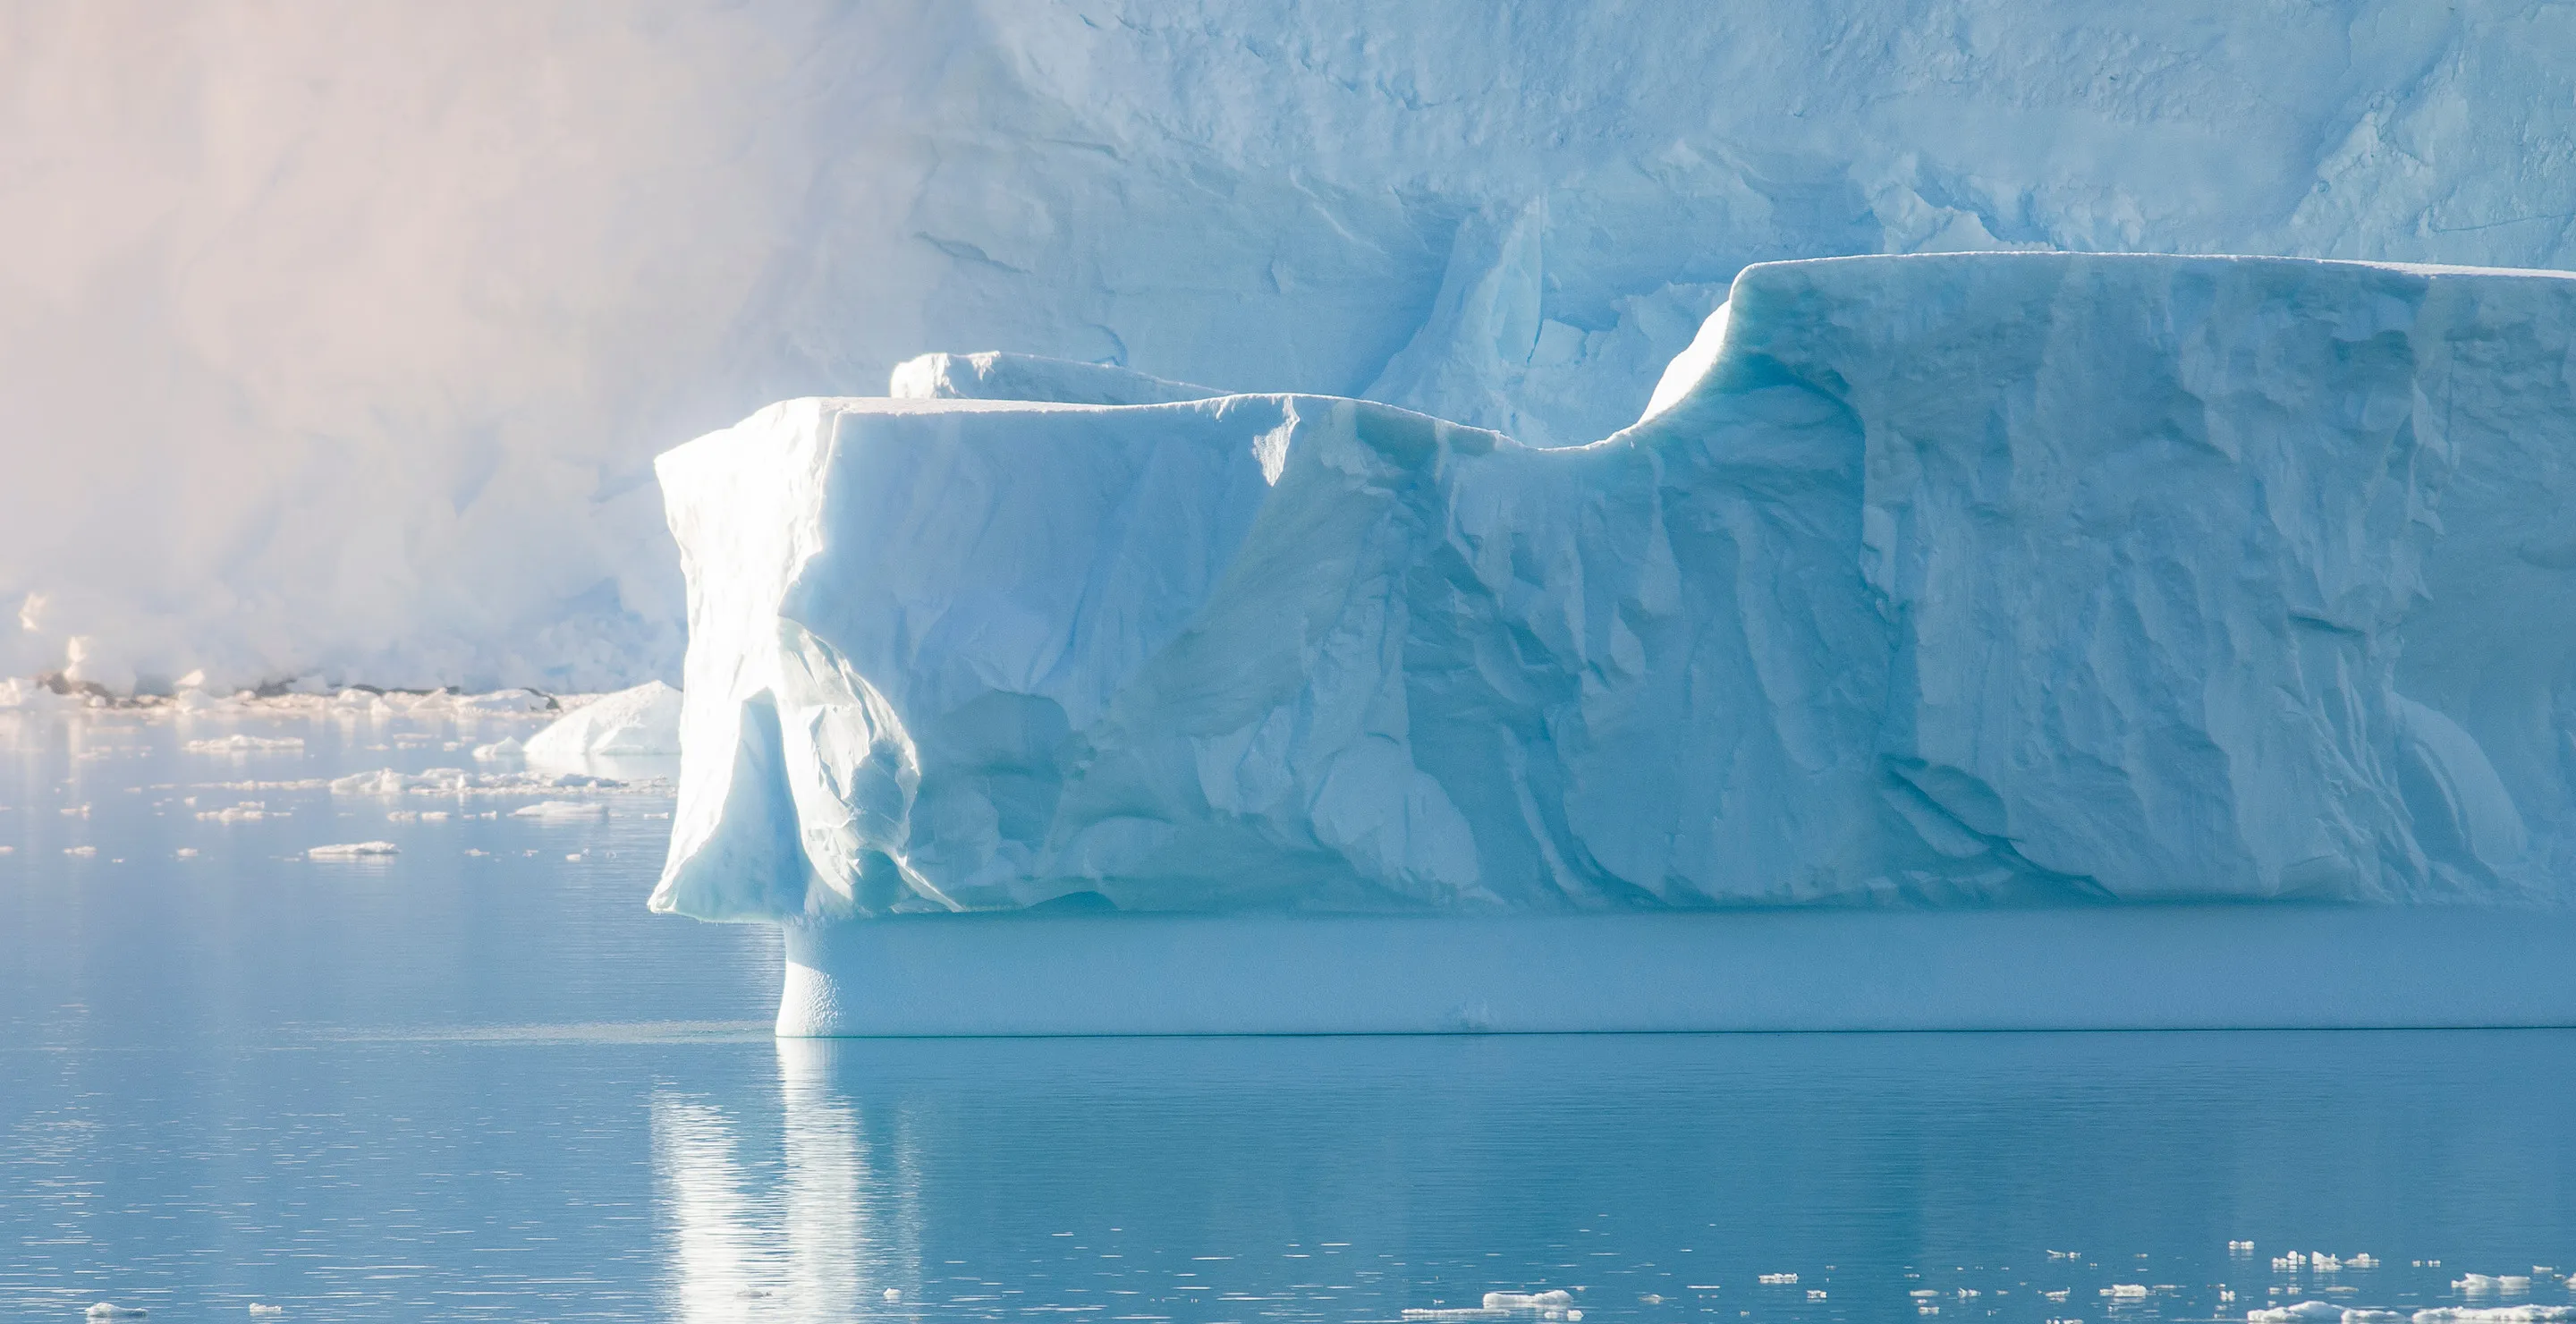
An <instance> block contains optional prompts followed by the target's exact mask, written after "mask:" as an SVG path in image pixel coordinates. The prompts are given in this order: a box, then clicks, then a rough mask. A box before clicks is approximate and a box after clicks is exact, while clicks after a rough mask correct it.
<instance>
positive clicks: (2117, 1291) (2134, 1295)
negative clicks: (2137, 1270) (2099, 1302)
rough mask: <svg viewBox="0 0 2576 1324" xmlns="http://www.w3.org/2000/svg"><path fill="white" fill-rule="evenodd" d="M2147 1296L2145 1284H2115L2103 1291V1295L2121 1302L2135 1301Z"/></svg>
mask: <svg viewBox="0 0 2576 1324" xmlns="http://www.w3.org/2000/svg"><path fill="white" fill-rule="evenodd" d="M2146 1294H2147V1285H2146V1284H2145V1283H2113V1284H2111V1285H2110V1286H2109V1287H2105V1288H2103V1289H2102V1295H2104V1296H2107V1297H2110V1298H2112V1299H2114V1300H2120V1301H2134V1300H2137V1299H2139V1298H2141V1297H2144V1296H2145V1295H2146Z"/></svg>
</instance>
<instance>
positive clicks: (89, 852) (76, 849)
mask: <svg viewBox="0 0 2576 1324" xmlns="http://www.w3.org/2000/svg"><path fill="white" fill-rule="evenodd" d="M63 854H65V855H73V856H78V857H79V858H81V859H84V860H86V859H88V858H89V857H91V856H93V855H96V854H98V847H96V846H65V847H63Z"/></svg>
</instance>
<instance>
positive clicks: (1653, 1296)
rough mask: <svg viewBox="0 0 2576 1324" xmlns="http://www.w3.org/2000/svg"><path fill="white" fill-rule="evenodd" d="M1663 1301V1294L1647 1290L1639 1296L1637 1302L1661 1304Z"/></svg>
mask: <svg viewBox="0 0 2576 1324" xmlns="http://www.w3.org/2000/svg"><path fill="white" fill-rule="evenodd" d="M1663 1303H1664V1298H1663V1294H1662V1293H1660V1292H1647V1293H1645V1294H1643V1295H1641V1296H1639V1297H1638V1298H1637V1304H1638V1305H1641V1306H1660V1305H1662V1304H1663Z"/></svg>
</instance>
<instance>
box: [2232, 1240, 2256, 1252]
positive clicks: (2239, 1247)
mask: <svg viewBox="0 0 2576 1324" xmlns="http://www.w3.org/2000/svg"><path fill="white" fill-rule="evenodd" d="M2227 1253H2228V1254H2230V1255H2251V1254H2253V1253H2254V1243H2253V1242H2250V1241H2231V1242H2228V1243H2227Z"/></svg>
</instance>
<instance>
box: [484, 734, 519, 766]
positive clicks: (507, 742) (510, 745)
mask: <svg viewBox="0 0 2576 1324" xmlns="http://www.w3.org/2000/svg"><path fill="white" fill-rule="evenodd" d="M524 752H526V746H524V745H521V744H520V743H519V742H518V740H517V739H516V738H515V737H511V736H503V737H501V738H500V739H498V740H495V741H493V742H492V743H491V744H488V745H476V746H475V747H474V761H475V762H477V763H495V762H500V761H502V760H505V759H514V758H517V757H519V756H520V755H521V754H522V753H524Z"/></svg>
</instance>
